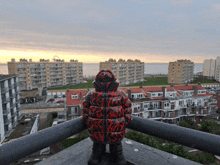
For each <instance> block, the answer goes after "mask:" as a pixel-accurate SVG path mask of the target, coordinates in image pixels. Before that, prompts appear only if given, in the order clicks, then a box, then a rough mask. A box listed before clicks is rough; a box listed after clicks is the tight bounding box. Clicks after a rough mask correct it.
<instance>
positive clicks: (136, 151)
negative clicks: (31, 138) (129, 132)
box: [36, 138, 199, 165]
mask: <svg viewBox="0 0 220 165" xmlns="http://www.w3.org/2000/svg"><path fill="white" fill-rule="evenodd" d="M127 140H128V141H129V142H131V144H128V143H126V141H127ZM92 145H93V142H92V141H91V139H90V138H87V139H84V140H83V141H81V142H79V143H76V144H75V145H73V146H71V147H69V148H67V149H65V150H63V151H61V152H59V153H57V154H55V155H53V156H51V157H49V158H47V159H45V160H43V161H41V162H39V163H37V164H36V165H45V164H46V165H75V164H80V165H87V162H88V160H89V157H90V155H91V153H92ZM122 146H123V154H124V157H125V159H126V160H127V161H128V162H130V163H132V164H135V165H146V164H150V165H158V164H160V165H172V164H178V165H199V163H197V162H193V161H190V160H188V159H184V158H182V157H179V156H176V155H173V154H170V153H168V152H164V151H161V150H158V149H155V148H152V147H150V146H147V145H144V144H141V143H138V142H135V141H132V140H130V139H127V138H124V139H123V140H122ZM106 151H107V152H108V153H109V146H108V145H106ZM104 164H107V162H105V161H103V162H102V163H101V164H100V165H104Z"/></svg>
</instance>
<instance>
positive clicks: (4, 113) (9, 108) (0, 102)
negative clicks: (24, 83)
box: [0, 75, 21, 143]
mask: <svg viewBox="0 0 220 165" xmlns="http://www.w3.org/2000/svg"><path fill="white" fill-rule="evenodd" d="M0 83H1V88H0V90H1V97H0V143H2V142H3V141H4V140H5V137H8V136H9V135H10V134H11V133H12V130H13V128H14V127H15V126H16V125H17V124H18V120H20V119H21V109H20V99H19V93H20V89H19V82H18V77H17V76H15V75H0Z"/></svg>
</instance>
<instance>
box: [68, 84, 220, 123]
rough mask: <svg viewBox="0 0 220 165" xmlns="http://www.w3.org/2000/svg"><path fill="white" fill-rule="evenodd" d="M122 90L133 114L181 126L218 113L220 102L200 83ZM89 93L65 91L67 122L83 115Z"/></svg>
mask: <svg viewBox="0 0 220 165" xmlns="http://www.w3.org/2000/svg"><path fill="white" fill-rule="evenodd" d="M120 89H121V90H123V91H125V92H126V93H127V95H128V98H129V99H130V101H131V103H132V106H131V108H132V115H134V116H138V117H143V118H146V119H149V120H156V121H162V122H166V123H179V122H181V121H182V120H184V119H185V118H186V117H191V118H192V119H193V120H195V121H200V120H201V119H203V118H204V117H205V116H207V115H210V114H213V113H216V110H217V100H220V99H218V98H217V97H216V95H212V94H210V93H209V92H208V91H207V90H206V89H204V88H203V87H202V86H201V84H200V83H199V84H198V85H171V86H163V87H159V86H157V87H152V86H151V87H146V86H143V87H120ZM91 90H92V89H91ZM87 92H88V90H86V89H81V90H72V91H69V92H66V100H67V101H66V106H67V111H68V115H67V116H68V120H71V119H73V118H75V117H78V116H81V115H82V109H83V100H84V98H85V95H86V94H87ZM219 102H220V101H219Z"/></svg>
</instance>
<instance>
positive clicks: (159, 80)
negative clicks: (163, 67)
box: [126, 77, 169, 87]
mask: <svg viewBox="0 0 220 165" xmlns="http://www.w3.org/2000/svg"><path fill="white" fill-rule="evenodd" d="M145 80H146V81H144V82H139V83H135V84H131V85H126V86H127V87H129V86H140V85H142V86H148V85H169V84H168V83H167V81H168V80H167V77H152V78H145Z"/></svg>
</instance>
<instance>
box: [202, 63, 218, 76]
mask: <svg viewBox="0 0 220 165" xmlns="http://www.w3.org/2000/svg"><path fill="white" fill-rule="evenodd" d="M215 62H216V60H214V59H205V60H204V62H203V76H207V77H209V78H214V77H215Z"/></svg>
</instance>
